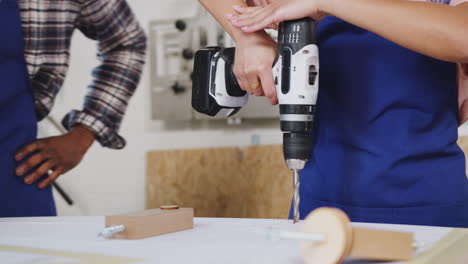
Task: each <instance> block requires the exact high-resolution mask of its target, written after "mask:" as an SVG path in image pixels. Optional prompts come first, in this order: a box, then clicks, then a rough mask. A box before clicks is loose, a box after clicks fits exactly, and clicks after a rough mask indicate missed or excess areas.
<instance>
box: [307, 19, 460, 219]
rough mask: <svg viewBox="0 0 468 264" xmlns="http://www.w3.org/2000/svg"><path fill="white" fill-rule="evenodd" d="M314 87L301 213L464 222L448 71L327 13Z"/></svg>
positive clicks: (452, 80)
mask: <svg viewBox="0 0 468 264" xmlns="http://www.w3.org/2000/svg"><path fill="white" fill-rule="evenodd" d="M318 36H319V41H318V42H319V49H320V90H319V97H318V113H317V127H316V129H315V135H314V148H313V151H312V153H311V157H310V162H309V163H308V166H307V167H306V169H304V170H303V171H302V173H301V187H300V191H301V207H300V212H301V217H302V218H304V217H305V216H307V214H308V213H309V212H310V211H312V210H314V209H315V208H317V207H322V206H332V207H337V208H340V209H342V210H344V211H345V212H346V213H347V214H348V215H349V216H350V218H351V220H352V221H356V222H377V223H394V224H416V225H434V226H454V227H468V180H467V178H466V175H465V157H464V154H463V152H462V150H461V149H460V148H459V146H458V145H457V125H458V101H457V72H456V65H455V64H454V63H448V62H443V61H440V60H437V59H434V58H430V57H427V56H424V55H421V54H418V53H416V52H413V51H410V50H408V49H405V48H403V47H401V46H399V45H397V44H394V43H392V42H390V41H388V40H385V39H383V38H382V37H379V36H377V35H376V34H374V33H371V32H369V31H366V30H364V29H361V28H359V27H356V26H353V25H351V24H348V23H346V22H344V21H342V20H340V19H338V18H335V17H327V18H326V19H325V20H323V21H321V22H320V23H319V25H318Z"/></svg>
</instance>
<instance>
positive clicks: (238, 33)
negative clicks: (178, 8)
mask: <svg viewBox="0 0 468 264" xmlns="http://www.w3.org/2000/svg"><path fill="white" fill-rule="evenodd" d="M199 2H200V3H201V4H202V5H203V6H204V7H205V8H206V10H208V12H210V13H211V15H212V16H213V17H214V18H215V19H216V20H217V21H218V23H219V24H220V25H221V26H222V27H223V28H224V30H225V31H226V32H227V33H228V34H229V35H230V36H231V38H233V39H234V41H236V42H237V41H239V39H241V38H245V37H248V36H249V34H247V33H245V32H243V31H242V30H241V29H239V28H236V27H234V26H233V25H232V24H231V22H230V21H229V20H228V19H227V18H226V14H230V13H233V12H234V11H233V10H232V7H233V6H235V5H237V6H247V5H246V3H245V1H244V0H199ZM254 34H255V35H258V34H262V33H254ZM250 35H251V34H250Z"/></svg>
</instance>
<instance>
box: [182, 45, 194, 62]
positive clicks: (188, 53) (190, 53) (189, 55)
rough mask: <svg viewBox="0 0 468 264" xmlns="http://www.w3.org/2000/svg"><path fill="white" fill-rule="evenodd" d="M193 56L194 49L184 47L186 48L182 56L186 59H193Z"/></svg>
mask: <svg viewBox="0 0 468 264" xmlns="http://www.w3.org/2000/svg"><path fill="white" fill-rule="evenodd" d="M193 56H194V54H193V50H191V49H188V48H187V49H184V50H183V51H182V57H184V59H186V60H191V59H193Z"/></svg>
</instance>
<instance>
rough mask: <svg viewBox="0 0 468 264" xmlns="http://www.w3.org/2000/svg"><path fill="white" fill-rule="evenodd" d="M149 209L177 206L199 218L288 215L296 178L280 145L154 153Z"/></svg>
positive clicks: (149, 175)
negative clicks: (191, 211) (287, 165)
mask: <svg viewBox="0 0 468 264" xmlns="http://www.w3.org/2000/svg"><path fill="white" fill-rule="evenodd" d="M147 162H148V166H147V193H146V197H147V208H148V209H150V208H157V207H159V206H160V205H165V204H177V205H179V206H184V207H193V208H195V215H196V216H198V217H246V218H287V216H288V211H289V206H290V201H291V193H292V191H291V188H292V179H291V173H290V171H289V170H288V169H286V167H285V165H284V160H283V154H282V150H281V146H258V147H248V148H246V149H244V150H240V149H238V148H216V149H195V150H169V151H155V152H150V153H148V156H147Z"/></svg>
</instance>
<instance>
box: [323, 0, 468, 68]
mask: <svg viewBox="0 0 468 264" xmlns="http://www.w3.org/2000/svg"><path fill="white" fill-rule="evenodd" d="M322 11H323V12H325V13H327V14H330V15H333V16H336V17H338V18H341V19H343V20H345V21H347V22H348V23H351V24H353V25H356V26H358V27H361V28H364V29H366V30H369V31H371V32H374V33H376V34H378V35H380V36H382V37H384V38H386V39H388V40H390V41H392V42H395V43H397V44H399V45H401V46H403V47H406V48H408V49H411V50H414V51H416V52H419V53H421V54H425V55H428V56H431V57H435V58H438V59H441V60H446V61H451V62H464V63H466V62H468V51H467V48H468V5H467V4H462V5H459V6H456V7H454V6H448V5H442V4H435V3H429V2H413V1H406V0H324V1H322Z"/></svg>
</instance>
